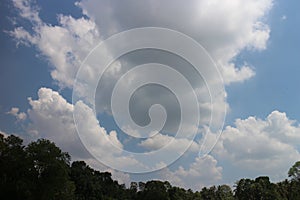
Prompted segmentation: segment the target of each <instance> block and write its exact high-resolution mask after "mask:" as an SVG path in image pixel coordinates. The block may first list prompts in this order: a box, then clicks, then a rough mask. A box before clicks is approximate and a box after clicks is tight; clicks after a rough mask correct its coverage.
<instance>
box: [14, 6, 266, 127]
mask: <svg viewBox="0 0 300 200" xmlns="http://www.w3.org/2000/svg"><path fill="white" fill-rule="evenodd" d="M77 5H78V6H80V7H81V8H82V9H83V13H84V14H85V15H87V18H83V17H82V18H78V19H75V18H73V17H71V16H65V15H58V25H51V24H46V23H44V22H43V21H42V20H41V19H40V18H39V9H38V8H36V7H34V6H33V5H32V4H31V3H30V1H27V0H19V1H15V7H17V8H18V9H19V10H20V15H21V16H22V17H23V18H25V19H28V20H30V21H31V22H32V26H33V33H32V34H31V33H30V31H26V30H25V28H23V27H18V28H16V29H15V30H14V31H12V32H11V35H13V36H14V37H15V38H16V39H17V40H18V41H19V42H23V43H27V44H32V45H35V46H36V47H37V48H38V49H39V50H40V52H41V54H43V55H44V56H45V57H46V58H47V59H48V60H49V61H50V63H51V64H52V65H53V68H52V69H51V76H52V78H53V79H54V80H55V81H57V83H58V84H59V86H60V87H69V88H72V86H73V83H74V78H75V75H76V73H77V70H78V68H79V66H80V64H81V62H82V61H83V59H84V58H85V56H86V55H87V54H88V52H89V51H90V50H91V49H92V48H93V47H94V46H95V45H97V44H98V42H100V41H101V40H102V39H103V38H105V37H108V36H110V35H111V34H113V33H117V32H120V31H123V30H127V29H130V28H134V27H143V26H160V27H167V28H171V29H175V30H178V31H181V32H183V33H185V34H187V35H189V36H191V37H193V38H194V39H195V40H197V41H198V42H200V43H201V44H202V45H203V46H204V47H205V48H206V49H207V50H208V51H209V53H210V54H211V55H212V57H213V59H214V60H215V61H216V63H217V64H218V66H219V68H220V71H221V73H222V75H223V78H224V81H225V83H226V84H229V83H231V82H242V81H244V80H246V79H249V78H250V77H252V76H254V74H255V73H254V71H253V68H252V67H249V66H247V65H245V66H242V67H240V68H238V67H236V66H235V64H234V63H233V62H232V60H233V59H234V57H235V56H236V55H237V54H238V53H239V52H240V51H241V50H243V49H246V48H250V49H257V50H261V49H265V48H266V42H267V40H268V37H269V28H268V26H267V25H266V24H265V23H264V21H263V18H264V17H265V16H266V13H267V12H268V10H269V9H270V8H271V7H272V1H271V0H263V1H259V0H255V1H253V0H246V1H243V2H240V1H237V0H235V1H231V0H227V1H219V2H217V1H214V2H212V1H210V0H202V1H191V2H189V3H186V2H182V1H172V3H170V2H168V1H164V2H161V1H157V0H152V1H147V2H143V3H138V2H135V3H130V2H129V3H128V2H126V3H125V2H115V1H105V0H103V1H94V0H83V1H82V2H79V3H77ZM158 10H160V12H157V11H158ZM178 12H180V13H181V14H180V15H178ZM99 30H101V37H100V32H99ZM125 42H131V41H125ZM107 54H109V52H107ZM141 57H142V56H141ZM127 61H128V60H127ZM130 61H132V60H130V59H129V61H128V63H129V64H130V63H131V64H132V62H130ZM133 63H134V62H133ZM116 66H117V67H115V68H112V70H110V71H109V72H108V73H107V74H106V75H107V76H106V77H104V79H103V80H104V82H105V84H104V89H103V91H102V92H104V93H105V94H106V95H105V97H104V98H103V95H102V96H101V98H102V99H101V101H97V102H101V103H99V105H97V109H98V111H99V112H103V111H107V112H108V113H110V94H111V91H110V90H111V89H112V88H113V86H114V84H115V83H116V81H117V80H118V79H119V78H120V76H121V75H122V74H123V73H124V72H126V71H127V70H128V69H130V68H129V67H128V66H124V62H122V65H120V64H117V65H116ZM130 67H132V66H130ZM181 68H182V66H181ZM115 69H116V70H115ZM179 69H180V68H179ZM182 71H184V72H183V73H186V75H187V76H188V77H189V78H191V79H195V77H193V75H194V74H195V73H190V72H188V71H186V70H182ZM96 75H97V74H96V73H95V70H94V69H93V68H92V67H90V68H88V69H86V70H85V77H86V79H85V80H87V83H91V82H94V81H95V80H97V78H98V77H95V76H96ZM143 76H148V74H144V75H141V76H139V78H140V79H143ZM156 76H157V75H156ZM162 78H163V77H162ZM204 78H209V79H215V76H211V77H204ZM196 79H199V77H198V78H197V77H196ZM191 81H192V82H195V85H196V90H197V91H198V90H199V91H204V90H203V89H202V88H206V86H205V84H204V83H203V81H200V82H201V83H199V80H196V81H195V80H191ZM217 81H218V80H217ZM210 82H214V81H213V80H212V81H210ZM124 87H125V88H124V91H125V89H126V86H124ZM197 87H198V88H197ZM79 90H80V91H76V92H79V94H80V95H81V96H82V97H85V96H89V94H92V92H93V91H91V88H88V87H87V86H86V85H84V84H82V85H81V86H80V87H79ZM184 95H186V94H184ZM197 95H198V97H200V99H199V103H200V112H201V120H202V121H201V124H200V126H203V125H208V123H209V122H210V121H209V120H210V117H211V114H212V113H211V112H212V110H211V109H212V108H211V107H210V106H207V104H209V103H210V100H211V99H210V94H209V91H207V90H206V91H205V94H204V95H203V94H202V93H200V94H197ZM91 96H92V95H91ZM166 96H168V95H161V93H159V92H156V95H153V94H152V93H151V92H149V91H146V92H145V93H144V94H143V95H142V97H138V98H137V101H139V102H145V103H140V104H136V108H137V109H136V110H138V111H141V110H145V109H144V108H145V107H147V103H149V102H150V103H151V102H155V101H159V103H162V104H167V105H169V111H170V113H171V114H170V115H168V116H169V117H168V119H169V121H167V124H166V127H168V128H169V130H168V132H171V131H170V130H174V129H175V128H176V127H175V126H176V125H174V124H176V122H178V120H179V119H180V118H179V115H178V112H177V111H176V109H177V107H176V106H177V104H176V103H173V102H172V103H171V101H170V100H169V99H170V98H166ZM220 96H221V98H218V101H217V102H218V106H219V107H220V108H217V107H215V108H214V111H218V112H219V113H220V114H219V115H218V116H219V119H214V121H213V123H215V124H222V122H223V120H224V119H223V117H222V116H223V115H222V114H223V113H224V107H228V105H227V103H226V98H225V97H224V96H226V94H222V95H220ZM145 97H147V99H148V101H145V99H146V98H145ZM206 97H208V98H206ZM88 101H89V103H90V102H92V100H90V99H89V100H88ZM156 103H157V102H156ZM201 109H203V110H201ZM177 110H178V109H177ZM176 112H177V114H176ZM174 113H175V114H174ZM135 115H136V116H137V117H136V118H139V119H142V120H145V117H144V116H146V115H145V114H144V113H142V114H140V113H135ZM191 117H193V116H191Z"/></svg>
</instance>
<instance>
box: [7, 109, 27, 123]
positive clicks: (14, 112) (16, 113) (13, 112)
mask: <svg viewBox="0 0 300 200" xmlns="http://www.w3.org/2000/svg"><path fill="white" fill-rule="evenodd" d="M7 114H10V115H12V116H15V117H16V119H17V120H18V121H23V120H25V119H26V118H27V115H26V113H24V112H19V108H16V107H12V108H11V110H10V111H8V112H7Z"/></svg>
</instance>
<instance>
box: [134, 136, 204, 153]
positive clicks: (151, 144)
mask: <svg viewBox="0 0 300 200" xmlns="http://www.w3.org/2000/svg"><path fill="white" fill-rule="evenodd" d="M138 145H139V146H141V147H144V148H145V149H147V150H151V151H153V150H158V149H160V148H162V147H164V146H166V145H170V147H169V148H170V149H171V150H173V151H175V152H181V151H182V150H181V149H182V148H184V147H186V146H189V145H190V147H189V150H190V151H192V152H197V151H199V146H198V144H197V143H196V142H195V141H190V140H188V139H186V138H175V137H173V136H169V135H164V134H161V133H157V134H156V135H154V136H153V137H150V138H147V139H146V140H143V141H141V142H140V143H139V144H138Z"/></svg>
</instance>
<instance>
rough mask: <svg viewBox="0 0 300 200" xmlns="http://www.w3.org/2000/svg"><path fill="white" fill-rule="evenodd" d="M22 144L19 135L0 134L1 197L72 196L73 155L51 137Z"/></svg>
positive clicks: (38, 197)
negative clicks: (63, 149) (70, 164)
mask: <svg viewBox="0 0 300 200" xmlns="http://www.w3.org/2000/svg"><path fill="white" fill-rule="evenodd" d="M22 143H23V141H22V140H21V139H20V138H18V137H16V136H9V137H7V138H4V137H3V136H2V135H1V136H0V148H1V149H0V177H1V181H0V190H1V191H0V192H1V197H2V199H73V193H74V189H75V186H74V184H73V183H72V182H71V181H70V179H69V161H70V156H69V155H68V154H67V153H63V152H61V150H60V149H59V148H58V147H56V146H55V144H54V143H52V142H50V141H48V140H38V141H37V142H32V143H30V144H29V145H28V147H27V148H25V147H24V146H23V144H22Z"/></svg>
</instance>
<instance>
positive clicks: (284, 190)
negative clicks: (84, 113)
mask: <svg viewBox="0 0 300 200" xmlns="http://www.w3.org/2000/svg"><path fill="white" fill-rule="evenodd" d="M288 176H289V177H290V178H289V179H286V180H284V181H281V182H278V183H271V182H270V180H269V177H267V176H261V177H258V178H256V179H254V180H252V179H241V180H239V181H237V182H236V184H235V186H234V189H233V190H232V189H231V187H230V186H228V185H219V186H212V187H204V188H202V189H201V190H200V191H192V190H191V189H188V190H186V189H184V188H180V187H175V186H172V185H171V184H170V183H169V182H168V181H159V180H151V181H148V182H146V183H144V182H131V184H130V187H129V188H126V186H125V185H124V184H119V183H118V182H117V181H116V180H113V179H112V177H111V173H109V172H99V171H97V170H94V169H92V168H91V167H89V166H88V165H87V164H86V163H85V162H84V161H75V162H72V163H71V157H70V155H69V154H68V153H66V152H62V150H61V149H60V148H58V147H57V146H56V145H55V144H54V143H53V142H51V141H49V140H46V139H39V140H37V141H34V142H31V143H30V144H28V145H27V146H25V145H24V144H23V140H22V139H21V138H19V137H17V136H14V135H10V136H8V137H4V136H3V135H2V134H0V198H1V199H3V200H6V199H9V200H11V199H12V200H13V199H20V200H21V199H22V200H27V199H28V200H56V199H59V200H65V199H66V200H99V199H103V200H114V199H116V200H126V199H128V200H236V199H237V200H262V199H263V200H277V199H278V200H299V199H300V161H299V162H296V163H295V164H294V165H293V166H292V167H291V168H290V170H289V172H288ZM199 189H200V188H199Z"/></svg>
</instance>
